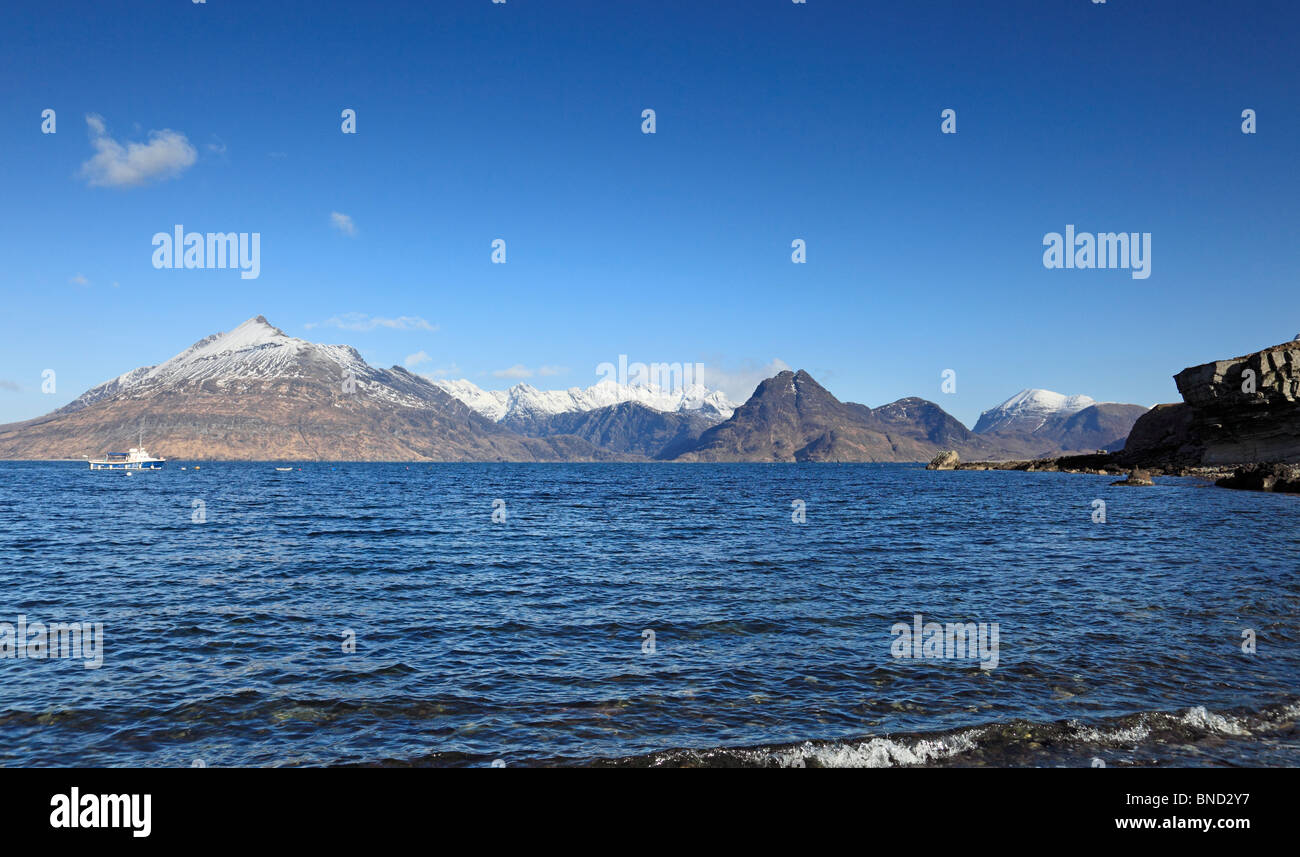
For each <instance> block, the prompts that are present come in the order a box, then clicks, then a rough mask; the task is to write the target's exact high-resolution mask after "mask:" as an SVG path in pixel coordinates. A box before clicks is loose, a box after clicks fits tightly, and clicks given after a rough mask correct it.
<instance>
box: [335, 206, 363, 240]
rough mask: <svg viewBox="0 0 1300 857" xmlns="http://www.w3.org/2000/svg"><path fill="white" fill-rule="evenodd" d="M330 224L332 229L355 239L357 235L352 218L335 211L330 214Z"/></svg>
mask: <svg viewBox="0 0 1300 857" xmlns="http://www.w3.org/2000/svg"><path fill="white" fill-rule="evenodd" d="M330 222H331V223H333V224H334V228H335V229H337V230H338V231H339V232H342V233H343V234H344V235H347V236H348V237H350V238H355V237H356V234H357V225H356V224H355V223H353V222H352V218H351V217H348V216H347V215H346V214H340V213H339V212H337V211H331V212H330Z"/></svg>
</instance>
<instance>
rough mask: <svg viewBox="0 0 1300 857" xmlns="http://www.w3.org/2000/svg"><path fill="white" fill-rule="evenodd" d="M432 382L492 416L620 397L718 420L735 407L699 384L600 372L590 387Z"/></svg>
mask: <svg viewBox="0 0 1300 857" xmlns="http://www.w3.org/2000/svg"><path fill="white" fill-rule="evenodd" d="M433 383H434V384H435V385H437V386H439V387H441V388H442V389H443V390H445V391H447V392H448V393H450V394H451V395H453V396H455V397H456V398H457V399H460V400H461V401H462V402H464V403H465V404H466V405H468V406H469V407H470V408H472V409H473V410H475V411H478V412H479V413H480V414H482V415H483V416H485V417H487V418H488V419H490V420H493V421H495V422H501V421H503V420H507V419H537V418H544V417H549V416H554V415H555V414H565V413H574V412H579V411H594V410H596V409H598V408H604V407H608V406H610V405H617V404H619V403H621V402H639V403H640V404H643V405H645V406H646V407H650V408H654V409H655V410H657V411H668V412H673V411H700V412H702V413H705V414H708V415H710V416H715V417H717V418H718V419H720V420H725V419H727V418H729V417H730V416H731V414H732V411H734V410H735V409H736V406H735V404H734V403H733V402H732V401H731V400H730V399H728V398H727V396H726V394H725V393H723V392H721V391H720V390H710V389H709V388H707V387H705V386H704V385H703V384H691V385H690V386H688V387H686V388H684V389H679V390H665V389H661V388H660V387H657V386H655V385H653V384H619V383H617V382H616V381H614V380H612V379H610V378H604V379H601V380H600V381H598V382H597V383H595V384H592V385H591V386H590V387H586V388H582V387H570V388H569V389H567V390H539V389H537V388H536V387H533V386H532V385H530V384H524V383H519V384H515V385H514V386H513V387H511V388H510V389H508V390H484V389H481V388H480V387H478V386H477V385H476V384H474V383H473V382H472V381H467V380H464V379H462V380H459V381H434V382H433Z"/></svg>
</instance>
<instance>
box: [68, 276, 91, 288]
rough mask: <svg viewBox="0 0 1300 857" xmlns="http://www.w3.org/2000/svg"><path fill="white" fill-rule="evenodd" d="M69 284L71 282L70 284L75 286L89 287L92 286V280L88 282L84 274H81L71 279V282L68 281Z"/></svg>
mask: <svg viewBox="0 0 1300 857" xmlns="http://www.w3.org/2000/svg"><path fill="white" fill-rule="evenodd" d="M68 282H69V283H72V284H73V285H74V286H88V285H90V280H87V279H86V278H85V276H84V275H82V274H80V273H78V274H77V275H76V276H75V277H73V278H71V279H70V280H68Z"/></svg>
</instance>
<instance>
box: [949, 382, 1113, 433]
mask: <svg viewBox="0 0 1300 857" xmlns="http://www.w3.org/2000/svg"><path fill="white" fill-rule="evenodd" d="M1095 404H1097V402H1096V401H1094V400H1093V399H1092V398H1091V397H1089V396H1065V395H1062V394H1060V393H1053V392H1052V391H1051V390H1021V391H1020V392H1019V393H1016V394H1015V395H1014V396H1012V397H1011V398H1009V399H1007V400H1006V401H1005V402H1003V403H1002V404H1000V405H998V406H996V407H993V408H989V409H988V410H987V411H985V412H984V413H982V414H980V418H979V421H978V422H976V423H975V429H974V431H975V433H976V434H987V433H990V432H1022V433H1026V434H1033V433H1034V432H1036V431H1038V430H1039V429H1041V428H1043V427H1044V426H1045V425H1047V423H1048V421H1049V420H1052V418H1054V417H1067V416H1069V415H1071V414H1076V413H1078V412H1079V411H1082V410H1083V409H1084V408H1088V407H1092V406H1093V405H1095Z"/></svg>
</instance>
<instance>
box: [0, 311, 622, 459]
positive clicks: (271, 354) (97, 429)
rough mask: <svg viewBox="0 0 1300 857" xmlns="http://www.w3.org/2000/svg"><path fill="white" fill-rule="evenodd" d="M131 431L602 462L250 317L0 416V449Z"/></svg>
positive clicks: (180, 446) (262, 452) (223, 453)
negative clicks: (43, 409) (77, 392)
mask: <svg viewBox="0 0 1300 857" xmlns="http://www.w3.org/2000/svg"><path fill="white" fill-rule="evenodd" d="M140 435H143V437H144V440H145V441H146V443H147V444H148V449H149V451H150V452H152V453H154V454H159V455H161V456H163V457H164V458H167V459H172V460H174V459H176V458H187V459H191V460H203V459H207V460H212V459H234V460H298V461H302V460H334V461H604V460H610V459H618V458H621V457H623V456H621V455H620V454H618V453H611V452H609V451H608V450H605V449H601V448H598V447H596V446H593V445H592V444H591V443H588V442H587V441H585V440H583V439H581V438H578V437H573V436H563V437H548V438H533V437H523V436H521V435H519V434H516V433H515V432H512V431H510V430H509V429H508V428H507V427H505V426H503V425H498V424H497V423H495V422H493V421H491V420H488V419H485V418H484V417H483V416H481V415H480V414H478V413H475V412H474V411H473V410H472V409H470V408H469V407H467V406H466V405H464V404H463V403H462V402H461V401H460V400H458V399H457V398H456V397H454V396H452V395H450V394H448V393H447V392H446V391H445V390H443V389H442V388H440V387H436V386H434V385H433V384H432V383H430V382H429V381H428V380H427V379H425V378H421V377H419V376H418V375H414V374H412V373H410V372H408V371H407V370H405V369H403V368H401V367H397V366H394V367H392V368H391V369H378V368H375V367H373V366H370V365H369V364H367V363H366V362H365V360H363V359H362V357H361V355H360V354H359V353H358V352H357V351H356V349H354V348H351V347H349V346H346V345H319V344H316V343H313V342H308V341H306V340H304V339H297V338H295V337H292V336H288V335H286V334H285V333H284V332H283V331H282V330H279V329H278V328H276V327H274V326H272V325H271V324H270V323H269V322H267V320H266V319H265V318H263V317H262V316H257V317H256V318H251V319H249V320H248V321H246V322H244V323H243V324H241V325H239V326H238V327H236V328H235V329H234V330H231V331H229V332H227V333H218V334H215V335H213V336H208V337H205V338H204V339H201V340H199V341H198V342H196V343H194V344H193V345H191V346H190V347H189V348H186V349H185V350H184V351H182V352H181V353H179V354H177V355H176V356H175V357H172V358H171V359H170V360H166V361H164V362H162V363H159V364H158V365H156V366H143V367H140V368H139V369H133V370H131V371H129V372H125V373H123V374H121V375H119V376H117V377H116V378H113V379H111V380H109V381H106V382H104V383H103V384H99V385H97V386H95V387H93V388H91V389H90V390H87V391H86V392H85V393H83V394H82V395H81V396H79V397H78V398H77V399H75V400H74V401H73V402H71V403H70V404H68V405H66V406H65V407H63V408H60V409H59V410H57V411H55V412H53V413H50V414H46V415H45V416H43V417H37V418H36V419H33V420H27V421H25V422H22V423H13V424H10V425H6V426H0V458H85V457H90V456H92V455H99V454H102V453H103V452H104V451H106V450H112V449H122V448H124V447H125V446H127V444H129V443H134V442H135V439H136V438H137V437H139V436H140Z"/></svg>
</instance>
